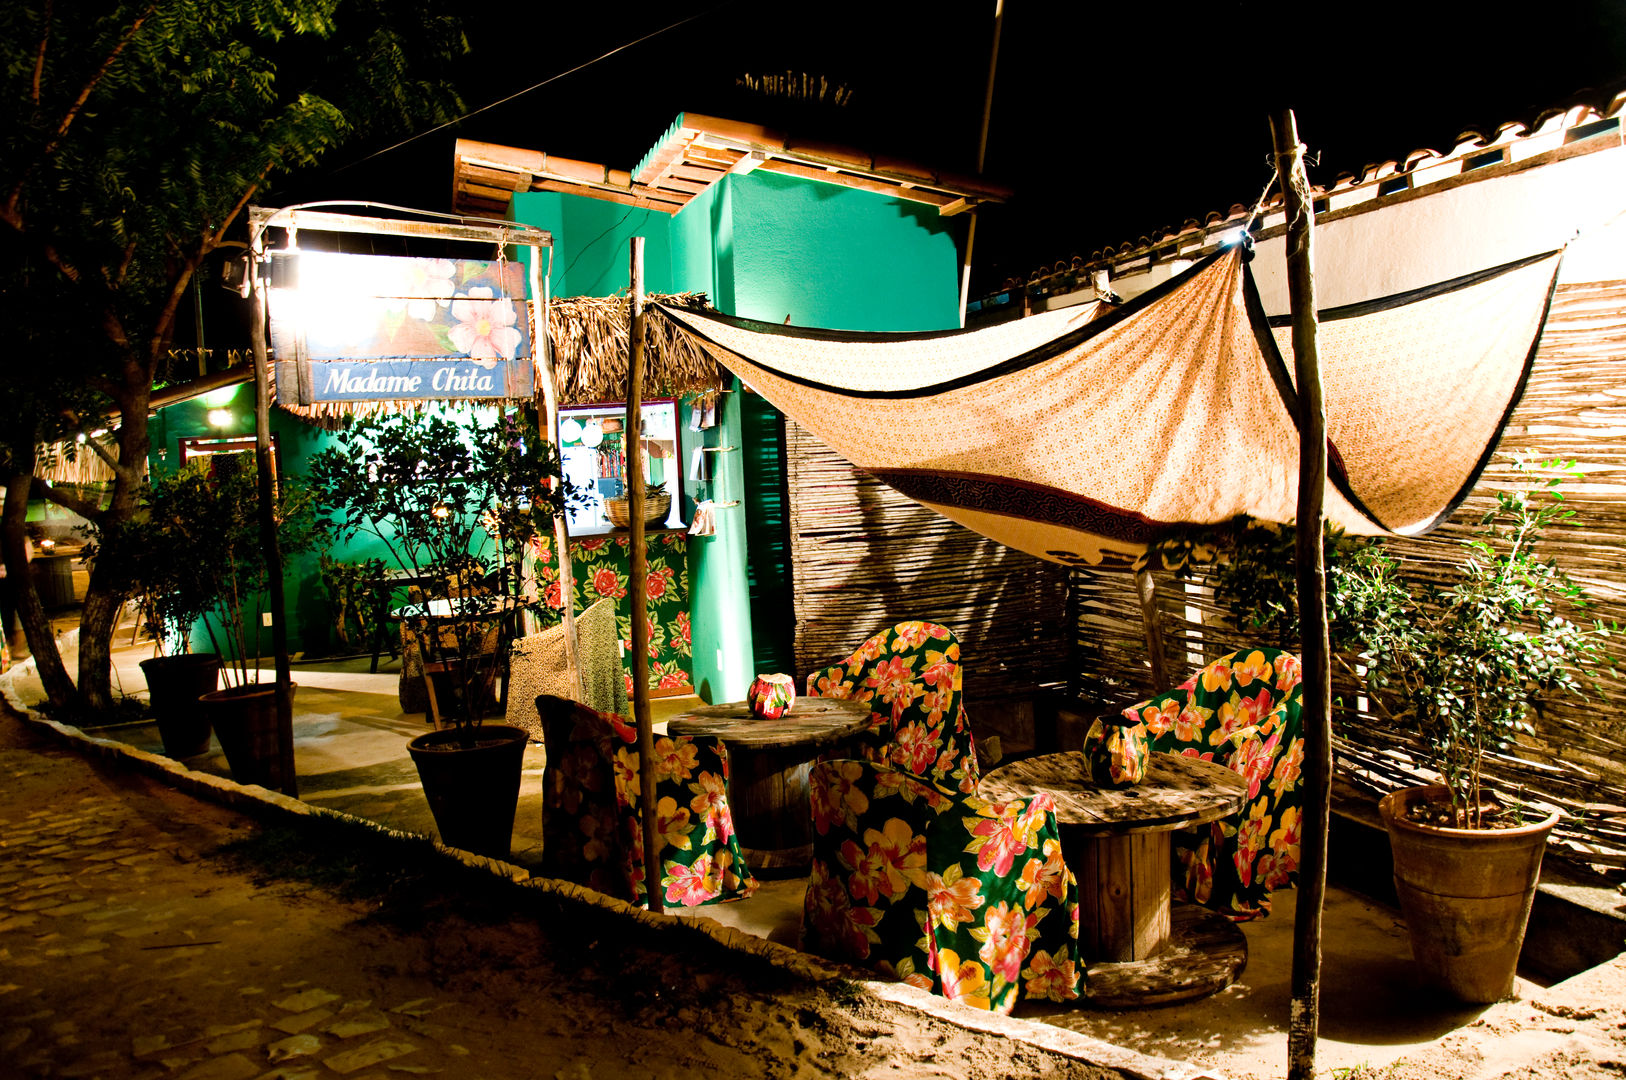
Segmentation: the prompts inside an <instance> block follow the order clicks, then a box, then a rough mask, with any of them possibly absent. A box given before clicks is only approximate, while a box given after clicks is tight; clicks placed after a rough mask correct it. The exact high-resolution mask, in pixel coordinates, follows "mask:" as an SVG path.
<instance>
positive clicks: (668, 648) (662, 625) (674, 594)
mask: <svg viewBox="0 0 1626 1080" xmlns="http://www.w3.org/2000/svg"><path fill="white" fill-rule="evenodd" d="M630 547H631V538H630V537H629V536H627V535H625V534H622V535H619V536H617V535H611V536H587V537H582V538H580V539H573V540H571V542H570V569H571V577H572V579H573V580H572V581H571V583H570V596H571V600H572V602H573V603H574V604H575V605H576V607H575V611H576V614H578V615H579V614H581V612H583V611H584V610H586V608H587V606H588V605H589V604H592V603H594V602H595V601H597V600H599V599H601V598H604V597H609V598H610V599H612V600H614V601H615V605H616V618H615V622H616V629H617V630H618V631H619V632H620V634H621V643H622V645H623V646H624V648H623V650H622V656H621V664H622V668H623V671H624V673H625V677H626V680H627V696H628V697H631V696H632V693H633V686H632V612H631V610H630V609H629V606H628V599H627V597H628V593H629V589H628V579H629V576H630V575H631V573H632V554H631V551H630ZM688 550H689V549H688V536H687V535H686V534H684V533H679V532H661V533H652V534H650V535H649V537H648V551H649V567H648V573H647V574H646V575H645V578H644V582H645V586H646V595H647V598H648V599H647V601H646V604H645V608H646V617H647V618H648V620H649V689H651V690H670V691H674V692H683V693H693V692H694V691H693V687H692V683H693V671H694V664H693V661H692V660H691V656H692V650H691V648H690V637H689V556H688ZM534 556H535V559H536V573H537V580H538V581H539V583H540V587H541V590H542V595H543V598H544V599H545V600H546V601H547V604H548V606H549V607H551V608H553V609H554V610H555V611H563V610H564V601H563V599H562V597H563V595H564V586H563V583H561V582H560V580H559V560H558V558H557V557H556V556H555V554H554V544H553V538H552V537H542V538H540V540H539V541H538V543H537V544H536V547H535V550H534Z"/></svg>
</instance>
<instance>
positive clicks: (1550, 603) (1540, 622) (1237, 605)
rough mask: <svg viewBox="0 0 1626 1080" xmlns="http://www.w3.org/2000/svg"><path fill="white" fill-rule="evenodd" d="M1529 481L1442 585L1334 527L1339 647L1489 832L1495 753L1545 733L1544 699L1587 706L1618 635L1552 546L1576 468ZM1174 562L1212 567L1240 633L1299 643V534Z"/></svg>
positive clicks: (1500, 507) (1332, 611) (1330, 580)
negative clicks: (1591, 614) (1538, 726)
mask: <svg viewBox="0 0 1626 1080" xmlns="http://www.w3.org/2000/svg"><path fill="white" fill-rule="evenodd" d="M1518 468H1519V471H1520V474H1521V477H1522V483H1520V484H1519V485H1518V486H1515V487H1514V488H1512V489H1510V490H1502V491H1498V492H1497V493H1496V504H1495V505H1494V506H1492V507H1490V508H1489V509H1487V510H1485V511H1484V512H1483V513H1482V514H1481V516H1480V519H1479V521H1478V525H1477V528H1476V529H1475V531H1474V534H1473V535H1472V536H1471V537H1470V538H1469V539H1467V540H1464V541H1463V542H1462V552H1461V555H1460V556H1459V558H1458V559H1457V561H1456V562H1455V563H1451V564H1448V565H1447V566H1446V567H1445V568H1444V569H1445V570H1447V571H1448V576H1447V578H1446V579H1445V580H1443V581H1440V582H1423V583H1418V582H1415V581H1412V580H1410V579H1408V577H1407V576H1406V573H1405V566H1404V564H1403V563H1402V562H1401V561H1400V560H1399V559H1397V558H1395V557H1394V556H1393V555H1392V554H1390V553H1389V551H1388V550H1387V549H1386V548H1385V546H1384V545H1383V543H1382V541H1380V540H1375V539H1370V538H1365V537H1351V536H1346V535H1344V534H1343V533H1341V532H1338V531H1337V530H1332V529H1329V530H1328V531H1327V534H1326V536H1325V538H1324V543H1325V547H1324V551H1325V563H1326V569H1327V623H1328V641H1329V644H1330V646H1331V649H1332V651H1333V654H1334V656H1335V658H1338V659H1339V661H1340V662H1341V663H1342V664H1344V666H1345V668H1346V670H1347V671H1348V672H1349V674H1350V675H1352V676H1356V675H1362V676H1363V677H1364V681H1365V686H1366V690H1367V692H1368V695H1369V697H1370V700H1372V701H1373V702H1374V704H1375V705H1376V706H1377V707H1378V708H1380V709H1383V710H1384V711H1385V712H1387V713H1389V714H1390V715H1391V716H1393V717H1395V718H1396V719H1399V720H1404V721H1406V722H1407V723H1409V724H1410V725H1412V727H1413V730H1415V731H1417V732H1418V733H1419V734H1420V735H1421V736H1422V739H1423V741H1424V744H1425V745H1426V746H1427V747H1428V750H1429V755H1430V760H1429V761H1428V762H1427V764H1428V765H1429V766H1430V767H1431V768H1433V770H1434V771H1435V772H1437V773H1438V774H1439V776H1440V779H1441V782H1442V783H1443V784H1444V785H1445V786H1446V787H1447V788H1448V789H1449V790H1450V792H1451V801H1452V817H1453V819H1454V820H1455V822H1456V823H1457V824H1458V825H1459V826H1460V827H1464V828H1479V827H1481V826H1482V824H1483V818H1482V813H1483V811H1484V809H1485V806H1486V804H1487V802H1488V801H1489V799H1488V798H1487V793H1486V792H1485V791H1484V790H1483V789H1484V764H1485V760H1486V757H1487V755H1489V754H1491V753H1493V752H1497V751H1503V750H1506V749H1508V748H1509V747H1510V746H1511V745H1512V744H1513V743H1514V742H1516V741H1517V740H1518V739H1519V738H1520V737H1521V736H1526V735H1532V734H1534V731H1535V729H1534V726H1533V724H1532V723H1531V715H1532V713H1533V712H1534V710H1535V709H1536V707H1537V705H1538V703H1539V701H1540V699H1541V697H1542V696H1543V695H1545V694H1551V693H1556V694H1579V693H1582V692H1583V691H1584V690H1585V689H1586V688H1587V684H1588V673H1589V672H1591V671H1593V670H1595V669H1596V668H1598V667H1599V666H1601V665H1602V664H1603V663H1604V661H1603V655H1602V650H1601V646H1600V640H1601V639H1603V638H1605V637H1607V636H1608V635H1609V634H1610V633H1611V631H1612V629H1614V628H1611V627H1606V626H1605V625H1604V624H1603V623H1602V622H1600V621H1596V620H1594V621H1593V622H1591V623H1590V624H1586V623H1580V622H1577V621H1575V620H1574V619H1573V618H1571V615H1572V614H1574V613H1581V612H1584V611H1585V609H1586V606H1587V598H1586V595H1585V593H1584V592H1583V590H1582V589H1581V587H1580V586H1579V585H1577V584H1576V582H1575V581H1574V580H1573V579H1572V578H1571V577H1570V575H1569V574H1568V573H1567V572H1566V571H1565V570H1564V569H1563V568H1562V567H1561V566H1560V565H1559V564H1558V560H1557V559H1556V558H1553V557H1550V556H1546V555H1544V554H1543V553H1542V552H1541V550H1540V544H1541V540H1542V537H1543V535H1544V534H1545V532H1546V530H1547V529H1549V528H1551V527H1552V526H1553V525H1555V524H1558V523H1559V522H1562V521H1565V520H1567V519H1569V518H1570V517H1572V516H1573V511H1571V510H1569V509H1568V508H1567V507H1566V506H1565V505H1564V497H1563V492H1562V490H1561V486H1562V482H1563V479H1564V478H1565V477H1573V476H1576V475H1578V474H1576V473H1575V472H1574V463H1573V462H1560V461H1551V462H1545V463H1540V464H1535V463H1530V462H1524V461H1520V462H1519V463H1518ZM1168 554H1169V561H1170V562H1171V563H1184V564H1185V565H1186V566H1192V565H1201V564H1204V563H1207V564H1211V567H1210V569H1209V579H1210V581H1211V582H1212V583H1213V585H1214V592H1215V597H1216V598H1217V599H1218V600H1219V601H1220V602H1222V603H1223V604H1225V605H1226V606H1227V608H1228V609H1229V610H1230V612H1231V617H1232V620H1233V621H1234V623H1235V625H1236V626H1237V627H1238V628H1240V629H1243V630H1246V631H1249V632H1250V633H1257V634H1259V635H1261V637H1262V638H1264V639H1265V640H1267V641H1269V642H1270V643H1271V644H1274V645H1278V646H1279V647H1283V648H1294V647H1296V645H1297V641H1298V620H1299V613H1298V601H1297V579H1296V569H1295V566H1296V557H1295V541H1294V535H1293V531H1292V530H1291V529H1290V528H1278V527H1276V526H1272V525H1265V524H1261V523H1258V522H1251V521H1244V522H1234V523H1230V524H1228V525H1226V526H1224V527H1222V528H1221V529H1219V530H1216V531H1214V532H1212V533H1209V534H1207V535H1205V536H1203V537H1200V538H1196V537H1183V538H1180V539H1177V540H1175V541H1173V542H1171V543H1170V544H1169V545H1168Z"/></svg>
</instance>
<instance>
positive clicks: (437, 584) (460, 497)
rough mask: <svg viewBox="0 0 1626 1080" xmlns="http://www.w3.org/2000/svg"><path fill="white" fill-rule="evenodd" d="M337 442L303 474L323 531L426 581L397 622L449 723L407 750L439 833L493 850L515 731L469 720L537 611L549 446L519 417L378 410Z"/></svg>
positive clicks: (508, 813) (552, 481) (547, 511)
mask: <svg viewBox="0 0 1626 1080" xmlns="http://www.w3.org/2000/svg"><path fill="white" fill-rule="evenodd" d="M336 437H337V440H338V441H337V445H335V446H333V447H330V448H329V449H327V450H325V451H323V452H322V453H321V454H318V455H317V456H316V457H315V458H314V459H313V460H312V462H311V468H310V476H311V481H312V484H313V486H314V489H315V491H316V497H317V502H318V505H319V507H320V509H321V511H322V512H323V514H324V515H325V516H324V523H325V525H326V527H327V528H328V529H329V530H331V531H332V533H333V534H334V535H335V536H336V537H337V538H338V539H340V540H344V541H348V540H351V539H353V538H355V537H357V536H361V535H366V536H370V537H372V538H374V539H375V540H377V541H379V542H380V543H382V544H383V545H384V546H385V547H386V548H387V549H388V551H389V552H390V554H391V556H392V557H393V558H394V560H395V561H396V563H397V565H399V566H401V567H403V568H405V569H409V570H411V571H412V573H413V576H414V577H415V578H417V579H419V580H421V581H425V582H427V583H428V584H427V585H425V586H424V587H423V593H424V595H423V597H422V599H421V600H420V601H418V602H416V603H413V604H409V605H408V606H407V607H406V608H404V609H402V611H401V616H402V621H403V625H405V626H407V627H409V628H410V630H411V633H412V635H413V637H414V639H415V641H416V644H417V647H418V649H419V651H420V653H421V654H422V657H423V661H424V670H425V674H426V678H428V679H429V680H431V682H430V687H431V694H432V699H433V703H434V704H433V708H435V709H436V710H438V711H439V713H440V714H441V716H442V718H443V719H444V720H445V721H446V722H448V723H449V725H450V726H449V727H448V728H447V729H446V730H440V731H434V732H429V733H426V734H423V735H419V736H417V737H416V738H414V739H413V740H412V741H411V742H410V743H408V746H407V749H408V751H409V752H410V753H411V755H412V759H413V762H414V763H415V764H416V765H417V768H418V775H419V778H420V779H421V780H422V781H423V787H424V795H425V797H426V798H427V799H428V800H429V806H430V810H431V811H432V812H433V813H434V816H435V824H436V826H437V827H438V828H439V830H440V835H441V839H442V841H444V842H445V843H446V844H448V845H450V846H453V847H460V848H465V849H467V850H470V851H475V852H479V853H481V854H486V855H494V856H498V857H506V856H507V854H508V851H509V845H510V843H511V838H512V834H513V826H514V809H515V806H516V804H517V802H518V798H519V777H520V767H521V763H522V758H523V754H524V749H525V741H526V734H525V732H523V731H521V730H520V729H519V728H515V727H509V726H506V725H492V724H482V723H481V721H482V719H483V718H484V716H485V714H486V713H487V712H488V711H491V710H492V709H493V708H494V706H495V704H496V702H495V700H494V698H493V695H492V694H491V690H490V688H491V686H492V683H493V680H494V678H495V676H496V674H497V669H498V667H499V666H500V663H501V660H502V659H503V657H504V656H505V655H506V652H507V646H508V645H509V643H510V642H511V641H512V640H513V638H514V637H515V636H516V634H517V633H518V629H519V627H520V626H521V625H523V620H524V619H525V618H526V617H527V616H533V617H534V616H540V615H542V614H543V613H544V612H545V611H547V609H546V607H545V605H544V604H543V603H542V602H541V597H540V595H539V594H538V593H537V591H536V589H535V588H534V585H527V582H526V575H525V574H524V573H523V572H522V571H523V569H524V560H525V558H526V555H525V552H526V551H527V549H528V548H529V547H530V545H531V541H532V540H533V539H534V538H536V537H537V536H538V535H539V534H540V530H542V529H543V528H544V527H551V519H552V516H553V515H554V514H556V513H558V512H559V511H560V510H561V509H562V507H563V506H564V502H565V498H566V494H567V490H568V489H567V486H566V485H565V483H564V480H563V478H562V476H561V474H560V468H559V456H558V451H557V449H556V448H555V447H554V445H553V444H552V443H551V442H549V441H547V440H546V439H544V438H543V437H542V436H541V434H540V433H539V431H538V430H537V425H536V420H535V414H534V413H532V412H528V411H521V412H518V413H514V414H508V415H502V414H499V415H498V416H497V417H496V418H495V419H494V420H493V421H491V422H489V423H486V422H482V421H480V420H478V419H470V420H467V421H465V422H462V423H460V422H458V421H456V420H454V419H453V418H451V417H449V416H447V415H444V414H442V413H439V412H433V411H431V412H425V413H423V414H421V415H416V416H404V415H391V416H380V417H373V418H370V419H367V420H363V421H360V422H356V423H353V424H352V425H351V426H349V427H347V428H345V429H344V430H341V431H340V432H339V433H338V434H337V436H336Z"/></svg>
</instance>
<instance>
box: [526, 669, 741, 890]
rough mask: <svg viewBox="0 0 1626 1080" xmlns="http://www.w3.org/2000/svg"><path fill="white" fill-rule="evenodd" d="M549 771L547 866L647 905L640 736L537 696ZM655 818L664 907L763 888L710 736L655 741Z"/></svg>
mask: <svg viewBox="0 0 1626 1080" xmlns="http://www.w3.org/2000/svg"><path fill="white" fill-rule="evenodd" d="M536 708H537V712H538V713H539V714H540V715H541V718H542V729H543V745H544V747H545V748H546V752H547V766H546V768H545V769H544V770H543V775H542V789H543V790H542V860H543V870H544V872H545V873H546V874H548V875H549V876H550V877H559V878H564V879H565V880H567V881H574V882H577V883H578V884H582V885H586V886H588V887H590V888H593V889H597V890H598V891H599V892H602V893H606V894H608V895H610V896H615V897H619V898H620V899H622V900H627V901H629V902H631V903H635V904H638V903H645V902H647V900H648V891H647V889H646V886H645V881H644V832H643V826H642V824H641V820H640V816H639V813H638V807H639V804H640V798H641V795H640V791H639V773H638V768H639V765H638V731H637V728H635V727H634V726H632V725H631V724H629V723H627V721H626V720H624V719H622V718H621V717H619V716H615V715H613V714H609V713H601V712H597V711H596V710H594V709H591V708H589V707H587V706H585V705H582V704H579V703H577V702H574V701H570V700H569V699H567V698H559V697H552V696H550V695H547V694H543V695H541V696H540V697H538V698H537V699H536ZM655 763H656V769H657V773H656V777H655V813H656V817H657V819H658V824H659V829H658V832H659V835H660V837H661V840H662V847H661V853H660V865H661V871H662V877H661V881H660V884H661V887H662V889H663V890H664V893H663V896H664V899H665V902H666V903H667V904H668V905H672V906H679V907H695V906H698V905H700V904H715V903H721V902H723V901H727V900H742V899H744V898H745V897H747V896H750V895H751V894H752V893H753V892H755V891H756V888H757V881H756V878H755V877H753V876H752V874H751V869H750V867H748V866H747V865H746V863H745V856H744V855H743V853H742V852H741V851H740V842H739V839H738V838H737V837H735V835H734V818H733V815H732V813H731V812H730V811H729V807H728V799H727V798H726V794H725V793H726V792H727V789H728V751H727V748H726V747H724V745H723V744H722V743H721V742H720V741H718V740H717V739H716V738H715V737H713V736H704V735H702V736H686V735H679V736H666V735H657V736H656V737H655Z"/></svg>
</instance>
